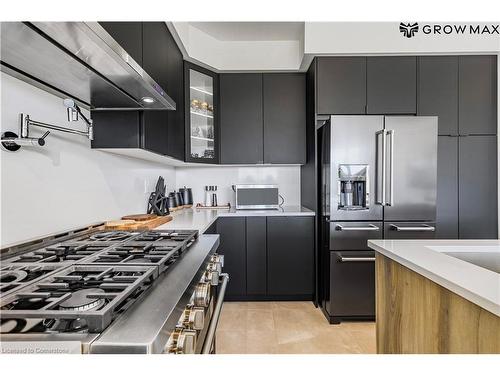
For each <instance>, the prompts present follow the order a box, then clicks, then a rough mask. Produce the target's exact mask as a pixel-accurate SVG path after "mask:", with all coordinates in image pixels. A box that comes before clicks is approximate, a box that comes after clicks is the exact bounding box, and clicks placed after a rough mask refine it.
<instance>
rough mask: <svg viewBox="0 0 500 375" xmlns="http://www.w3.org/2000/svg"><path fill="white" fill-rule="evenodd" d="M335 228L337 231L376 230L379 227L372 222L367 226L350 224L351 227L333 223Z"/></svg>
mask: <svg viewBox="0 0 500 375" xmlns="http://www.w3.org/2000/svg"><path fill="white" fill-rule="evenodd" d="M335 229H336V230H339V231H344V232H345V231H378V230H380V228H379V227H377V226H376V225H373V224H368V225H367V226H365V227H363V226H352V227H345V226H343V225H340V224H337V225H335Z"/></svg>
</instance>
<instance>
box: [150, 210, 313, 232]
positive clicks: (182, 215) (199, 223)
mask: <svg viewBox="0 0 500 375" xmlns="http://www.w3.org/2000/svg"><path fill="white" fill-rule="evenodd" d="M314 215H315V213H314V211H311V210H309V209H308V208H305V207H302V206H283V207H281V208H280V209H278V210H236V209H234V208H230V209H209V208H196V207H193V208H185V209H182V210H179V211H175V212H172V213H171V216H172V218H173V219H172V221H170V222H168V223H166V224H163V225H160V226H159V227H157V228H155V229H158V230H161V229H194V230H198V231H200V233H203V232H204V231H205V230H207V228H208V227H210V225H212V224H213V222H214V221H215V220H217V218H219V217H244V216H314Z"/></svg>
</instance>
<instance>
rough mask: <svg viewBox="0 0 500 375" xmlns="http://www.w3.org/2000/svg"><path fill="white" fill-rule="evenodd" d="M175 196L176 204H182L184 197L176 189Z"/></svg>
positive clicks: (180, 205)
mask: <svg viewBox="0 0 500 375" xmlns="http://www.w3.org/2000/svg"><path fill="white" fill-rule="evenodd" d="M175 196H176V197H177V205H178V206H179V207H182V206H184V199H183V197H182V193H181V192H180V191H178V192H177V193H175Z"/></svg>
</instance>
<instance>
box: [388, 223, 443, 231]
mask: <svg viewBox="0 0 500 375" xmlns="http://www.w3.org/2000/svg"><path fill="white" fill-rule="evenodd" d="M391 228H392V230H396V231H398V232H434V231H435V230H436V228H435V227H432V226H430V225H422V226H420V227H400V226H399V225H395V224H391Z"/></svg>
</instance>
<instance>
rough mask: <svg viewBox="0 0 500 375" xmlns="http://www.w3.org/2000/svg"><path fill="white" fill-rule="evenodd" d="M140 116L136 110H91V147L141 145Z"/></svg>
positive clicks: (132, 146) (131, 146)
mask: <svg viewBox="0 0 500 375" xmlns="http://www.w3.org/2000/svg"><path fill="white" fill-rule="evenodd" d="M141 117H142V114H141V113H140V112H136V111H126V112H117V111H92V121H93V122H94V140H93V141H92V143H91V144H92V148H114V147H116V148H139V147H142V143H143V142H142V133H141Z"/></svg>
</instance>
